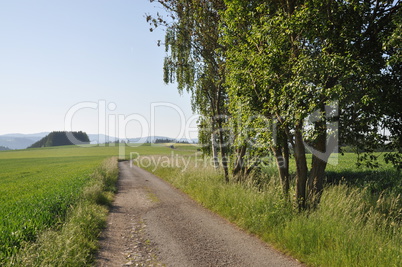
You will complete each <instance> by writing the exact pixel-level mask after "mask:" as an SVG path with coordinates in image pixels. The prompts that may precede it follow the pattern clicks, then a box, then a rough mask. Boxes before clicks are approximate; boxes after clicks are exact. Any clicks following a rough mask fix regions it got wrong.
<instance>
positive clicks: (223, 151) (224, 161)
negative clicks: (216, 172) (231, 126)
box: [219, 122, 229, 182]
mask: <svg viewBox="0 0 402 267" xmlns="http://www.w3.org/2000/svg"><path fill="white" fill-rule="evenodd" d="M219 129H220V131H219V142H220V144H219V145H220V150H221V157H222V167H223V172H224V173H225V181H226V182H229V170H228V159H227V153H226V144H225V143H224V137H223V130H222V123H221V122H219Z"/></svg>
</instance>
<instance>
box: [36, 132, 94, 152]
mask: <svg viewBox="0 0 402 267" xmlns="http://www.w3.org/2000/svg"><path fill="white" fill-rule="evenodd" d="M69 134H70V135H71V134H72V136H73V137H75V139H76V140H78V143H75V142H74V143H73V141H74V140H70V139H71V138H69V136H68V135H69ZM89 142H90V141H89V138H88V135H87V134H86V133H84V132H81V131H80V132H51V133H50V134H48V135H47V136H45V137H43V138H42V139H40V140H39V141H37V142H35V143H34V144H32V145H31V146H29V147H28V148H39V147H51V146H69V145H79V144H89Z"/></svg>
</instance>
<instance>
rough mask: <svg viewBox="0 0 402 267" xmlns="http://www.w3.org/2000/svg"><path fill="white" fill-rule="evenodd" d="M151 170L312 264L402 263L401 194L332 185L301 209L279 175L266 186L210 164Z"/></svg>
mask: <svg viewBox="0 0 402 267" xmlns="http://www.w3.org/2000/svg"><path fill="white" fill-rule="evenodd" d="M147 169H148V170H153V172H154V173H155V174H156V175H158V176H160V177H162V178H164V179H165V180H167V181H168V182H170V183H171V184H173V185H174V186H175V187H177V188H179V189H181V190H182V191H184V192H186V193H187V194H189V195H190V196H191V197H192V198H193V199H195V200H196V201H198V202H200V203H201V204H203V205H204V206H206V207H207V208H209V209H211V210H213V211H215V212H217V213H219V214H221V215H222V216H224V217H226V218H228V219H229V220H230V221H232V222H234V223H235V224H237V225H238V226H240V227H241V228H243V229H246V230H247V231H249V232H250V233H253V234H256V235H258V236H259V237H260V238H262V239H263V240H264V241H266V242H268V243H271V244H273V245H274V246H275V247H276V248H278V249H280V250H281V251H283V252H285V253H288V254H290V255H292V256H293V257H295V258H297V259H299V260H300V261H302V262H305V263H306V264H308V265H312V266H402V247H401V244H402V227H401V226H402V223H401V222H402V218H401V216H402V209H401V207H402V203H401V198H400V196H397V195H393V196H387V197H385V195H380V196H379V197H378V196H377V197H374V196H373V195H372V194H371V191H370V190H369V189H365V188H363V189H361V188H357V187H353V186H346V185H335V186H331V187H328V188H326V190H325V192H324V194H323V196H322V201H321V204H320V208H319V209H317V210H315V211H312V212H304V213H299V212H297V211H296V209H295V208H294V205H293V203H292V201H289V200H287V199H286V198H285V197H284V196H283V195H282V194H281V188H280V185H279V184H278V182H277V181H278V179H271V180H270V182H268V183H266V184H265V185H264V186H263V188H261V187H260V188H257V187H255V186H254V185H252V183H249V184H238V183H225V182H224V179H223V177H222V175H221V174H219V173H217V172H216V171H215V170H214V169H211V168H209V167H205V166H204V167H192V168H187V169H186V170H185V171H182V170H181V169H179V168H174V167H163V166H158V168H156V167H155V166H149V167H148V168H147Z"/></svg>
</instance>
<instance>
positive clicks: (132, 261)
mask: <svg viewBox="0 0 402 267" xmlns="http://www.w3.org/2000/svg"><path fill="white" fill-rule="evenodd" d="M119 168H120V177H119V182H118V193H117V194H116V198H115V201H114V203H113V207H112V209H111V212H110V214H109V219H108V226H107V228H106V229H105V231H104V233H103V234H102V237H101V241H100V245H101V249H100V251H99V254H98V256H97V260H96V265H97V266H172V267H179V266H183V267H190V266H197V267H199V266H247V267H253V266H275V267H278V266H301V264H300V263H299V262H297V261H296V260H293V259H291V258H290V257H288V256H285V255H282V254H281V253H279V252H278V251H276V250H274V249H272V248H270V247H269V246H268V245H266V244H265V243H264V242H262V241H260V240H259V239H258V238H256V237H253V236H251V235H249V234H247V233H245V232H244V231H242V230H240V229H238V228H237V227H236V226H234V225H233V224H231V223H229V222H228V221H226V220H225V219H223V218H221V217H220V216H218V215H216V214H214V213H212V212H210V211H209V210H207V209H205V208H203V207H202V206H201V205H199V204H197V203H196V202H194V201H193V200H191V199H190V198H189V197H188V196H187V195H185V194H184V193H182V192H180V191H179V190H177V189H175V188H173V187H172V186H171V185H169V184H168V183H166V182H165V181H163V180H161V179H160V178H158V177H156V176H154V175H152V174H150V173H149V172H146V171H145V170H142V169H140V168H138V167H136V166H132V167H130V164H129V162H120V163H119Z"/></svg>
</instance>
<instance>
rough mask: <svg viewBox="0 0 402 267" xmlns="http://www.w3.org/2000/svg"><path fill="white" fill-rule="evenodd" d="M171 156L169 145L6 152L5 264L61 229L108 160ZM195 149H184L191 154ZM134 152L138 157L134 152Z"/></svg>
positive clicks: (0, 248) (0, 165) (0, 244)
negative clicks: (42, 234) (48, 232)
mask: <svg viewBox="0 0 402 267" xmlns="http://www.w3.org/2000/svg"><path fill="white" fill-rule="evenodd" d="M122 151H123V152H124V154H123V155H124V156H123V155H122V156H123V157H126V158H130V153H131V156H132V155H149V154H160V155H169V153H171V151H173V150H172V149H171V148H169V147H167V146H166V145H158V146H154V145H153V146H150V145H142V146H138V147H128V146H127V147H124V149H123V150H121V149H120V150H119V147H118V146H114V147H113V146H110V147H108V146H104V147H101V146H90V147H75V146H65V147H52V148H41V149H27V150H14V151H4V152H0V203H1V206H0V263H1V262H2V259H3V260H4V259H5V258H7V257H10V256H11V255H13V254H15V253H16V252H17V251H18V250H19V248H20V246H21V244H22V243H23V242H32V241H35V240H36V238H37V236H38V234H39V233H40V232H42V231H43V230H46V229H48V228H57V227H58V226H59V225H61V224H62V223H63V222H64V219H65V216H66V213H67V212H68V209H69V208H70V206H73V205H74V204H75V203H76V201H77V200H78V198H79V197H80V195H81V193H82V191H83V188H84V187H85V186H86V185H87V184H88V182H89V181H90V177H91V174H92V173H93V172H94V170H95V169H96V168H97V167H98V166H99V165H100V164H101V162H102V161H103V160H104V159H105V158H110V157H112V156H118V155H119V153H121V152H122ZM194 151H196V148H195V147H194V146H189V145H188V146H185V145H182V146H178V147H177V148H176V149H175V150H174V152H175V153H178V154H186V153H189V152H190V153H191V152H194ZM133 153H134V154H133ZM0 265H1V264H0Z"/></svg>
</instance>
